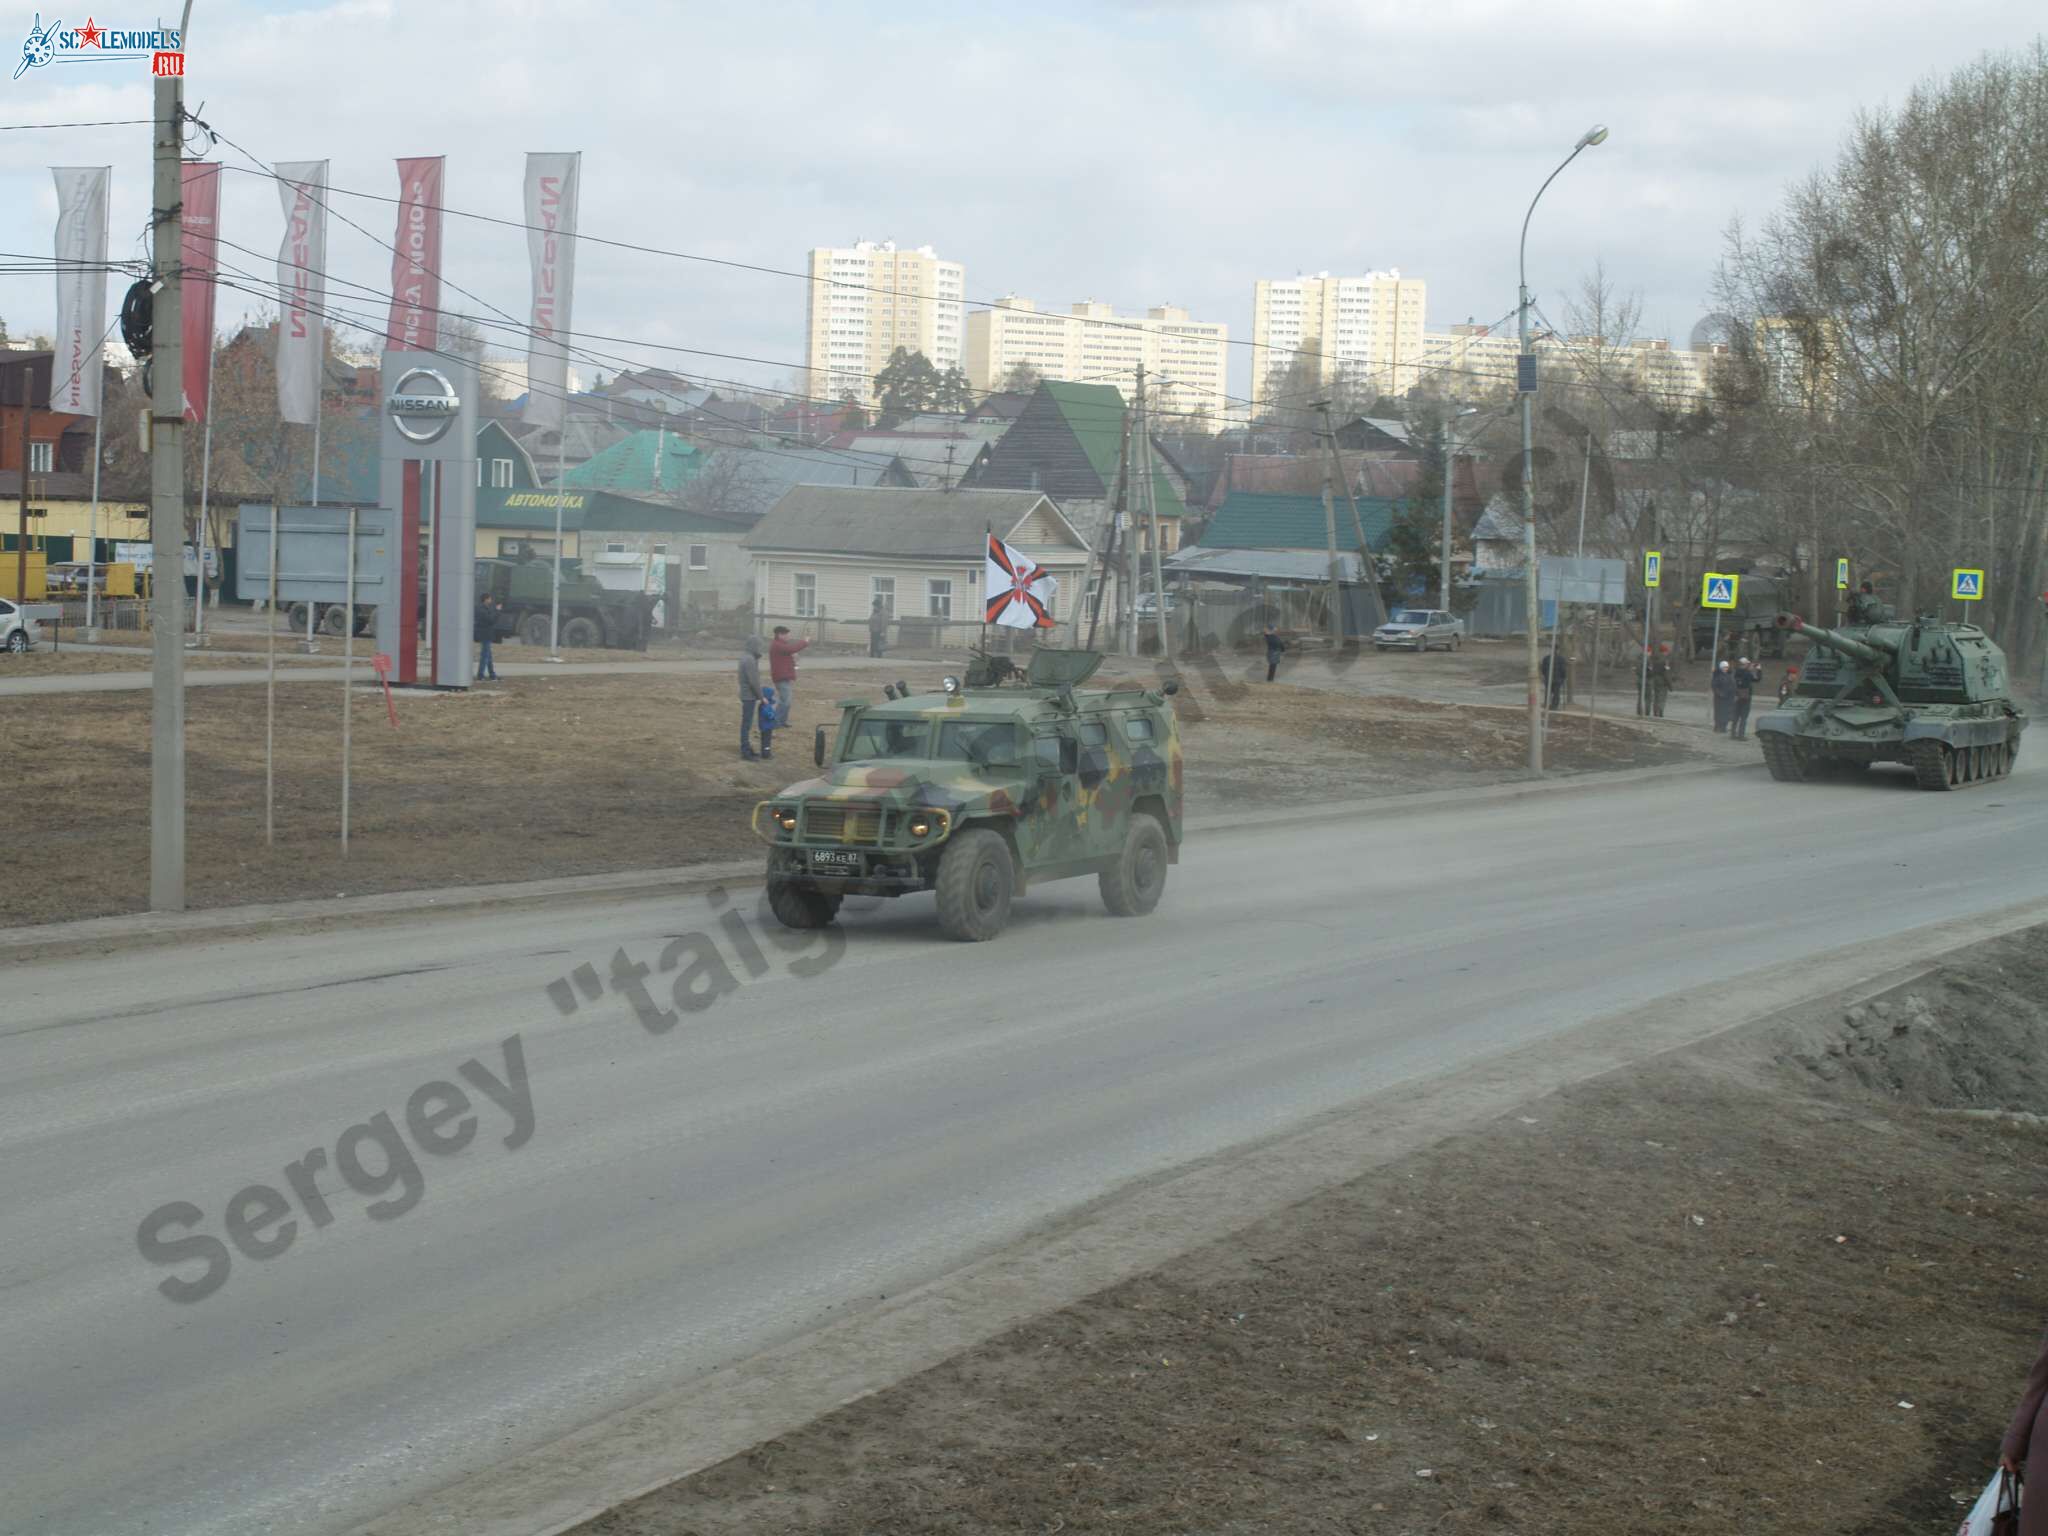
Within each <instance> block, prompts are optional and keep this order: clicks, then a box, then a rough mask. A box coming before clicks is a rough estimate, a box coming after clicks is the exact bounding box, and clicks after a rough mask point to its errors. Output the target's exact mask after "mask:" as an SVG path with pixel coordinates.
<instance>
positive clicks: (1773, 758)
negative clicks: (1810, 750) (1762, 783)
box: [1756, 731, 1806, 784]
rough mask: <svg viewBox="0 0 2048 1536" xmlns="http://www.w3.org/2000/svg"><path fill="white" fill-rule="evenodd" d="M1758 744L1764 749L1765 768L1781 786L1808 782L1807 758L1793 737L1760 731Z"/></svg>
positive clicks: (1775, 732)
mask: <svg viewBox="0 0 2048 1536" xmlns="http://www.w3.org/2000/svg"><path fill="white" fill-rule="evenodd" d="M1756 739H1757V742H1758V744H1759V745H1761V746H1762V747H1763V749H1764V766H1765V767H1766V768H1768V769H1770V770H1771V777H1772V778H1774V779H1776V780H1777V781H1778V782H1779V783H1780V784H1801V783H1804V782H1805V781H1806V757H1805V754H1803V753H1802V752H1801V751H1800V750H1799V747H1798V744H1797V743H1795V742H1794V741H1793V740H1792V738H1791V737H1789V736H1786V735H1783V734H1781V733H1780V732H1777V731H1760V732H1758V733H1757V738H1756Z"/></svg>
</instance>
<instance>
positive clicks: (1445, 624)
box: [1372, 608, 1465, 651]
mask: <svg viewBox="0 0 2048 1536" xmlns="http://www.w3.org/2000/svg"><path fill="white" fill-rule="evenodd" d="M1464 643H1465V621H1464V620H1463V619H1460V618H1454V617H1452V616H1451V615H1450V614H1448V613H1445V612H1444V611H1443V609H1441V608H1403V609H1401V610H1400V612H1398V613H1396V614H1395V615H1394V616H1393V618H1392V619H1391V620H1389V621H1388V622H1387V623H1385V624H1382V625H1381V626H1380V627H1379V628H1378V629H1376V630H1374V631H1373V632H1372V648H1373V649H1374V650H1376V651H1395V650H1399V651H1429V650H1445V651H1455V650H1457V649H1458V648H1459V647H1460V646H1462V645H1463V644H1464Z"/></svg>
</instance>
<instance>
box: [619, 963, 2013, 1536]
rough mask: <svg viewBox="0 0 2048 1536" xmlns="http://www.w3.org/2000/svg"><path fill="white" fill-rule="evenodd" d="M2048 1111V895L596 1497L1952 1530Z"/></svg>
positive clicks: (818, 1513) (1045, 1512)
mask: <svg viewBox="0 0 2048 1536" xmlns="http://www.w3.org/2000/svg"><path fill="white" fill-rule="evenodd" d="M1993 1111H2021V1112H2023V1113H2022V1115H2021V1116H2019V1117H2017V1118H2015V1117H2009V1116H2002V1115H1998V1114H1994V1113H1991V1112H1993ZM2043 1112H2048V930H2039V929H2037V930H2034V931H2032V932H2030V933H2023V934H2019V935H2015V936H2013V937H2012V938H2009V939H2004V940H1999V941H1996V942H1994V943H1990V944H1987V945H1983V946H1979V947H1978V948H1977V949H1975V950H1972V951H1969V952H1966V953H1965V954H1964V955H1962V956H1960V957H1957V958H1955V959H1954V960H1953V961H1952V963H1950V964H1948V965H1945V966H1943V967H1941V968H1940V969H1938V970H1936V971H1934V972H1932V973H1929V974H1927V975H1926V976H1924V977H1923V978H1922V979H1920V980H1918V981H1915V982H1913V983H1911V984H1909V985H1907V986H1905V987H1902V988H1899V989H1897V990H1896V991H1895V992H1893V993H1892V994H1889V995H1888V996H1887V997H1885V998H1883V999H1879V1000H1877V1001H1874V1002H1872V1003H1869V1004H1866V1005H1864V1006H1861V1007H1857V1008H1854V1009H1850V1010H1846V1011H1845V1010H1844V1009H1843V1008H1841V1007H1840V1006H1839V1005H1835V1006H1831V1007H1823V1008H1816V1009H1813V1010H1809V1011H1807V1012H1805V1013H1803V1014H1798V1015H1794V1016H1792V1017H1791V1018H1789V1019H1787V1020H1783V1021H1778V1022H1775V1023H1773V1024H1770V1025H1767V1026H1763V1027H1760V1028H1759V1029H1757V1030H1754V1031H1749V1032H1744V1033H1742V1034H1738V1035H1735V1036H1730V1037H1726V1038H1724V1039H1722V1040H1720V1041H1716V1042H1712V1043H1710V1044H1709V1045H1707V1046H1705V1047H1701V1048H1698V1049H1696V1050H1693V1051H1690V1052H1686V1053H1681V1054H1678V1055H1674V1056H1670V1057H1665V1058H1662V1059H1660V1060H1658V1061H1655V1062H1652V1063H1650V1064H1647V1065H1646V1066H1643V1067H1640V1068H1637V1069H1633V1070H1630V1071H1628V1072H1626V1073H1619V1074H1614V1075H1611V1076H1609V1077H1606V1078H1603V1079H1599V1080H1596V1081H1594V1082H1591V1083H1587V1084H1583V1085H1580V1086H1578V1087H1575V1088H1572V1089H1569V1090H1567V1091H1565V1092H1562V1093H1559V1094H1557V1095H1554V1096H1552V1097H1550V1098H1547V1099H1543V1100H1540V1101H1537V1102H1535V1103H1532V1104H1529V1105H1525V1106H1523V1107H1521V1108H1520V1109H1518V1110H1517V1111H1515V1112H1514V1113H1512V1114H1510V1115H1508V1116H1505V1117H1503V1118H1502V1119H1501V1120H1499V1121H1497V1122H1495V1123H1494V1124H1493V1125H1491V1126H1489V1127H1486V1128H1484V1129H1482V1130H1480V1131H1478V1132H1476V1133H1473V1134H1470V1135H1464V1136H1460V1137H1457V1138H1454V1139H1452V1140H1450V1141H1448V1142H1446V1143H1444V1144H1442V1145H1441V1146H1439V1147H1437V1148H1435V1149H1433V1150H1430V1151H1428V1152H1425V1153H1421V1154H1417V1155H1415V1156H1413V1157H1410V1158H1408V1159H1406V1160H1404V1161H1402V1162H1399V1163H1396V1164H1393V1165H1391V1166H1389V1167H1386V1168H1383V1169H1380V1170H1378V1171H1376V1172H1375V1173H1373V1174H1372V1175H1370V1176H1368V1177H1365V1178H1362V1179H1360V1180H1358V1181H1357V1182H1355V1183H1353V1184H1350V1185H1347V1186H1344V1187H1341V1188H1338V1189H1334V1190H1331V1191H1329V1192H1327V1193H1326V1194H1323V1195H1321V1196H1318V1197H1316V1198H1315V1199H1312V1200H1310V1201H1307V1202H1305V1203H1303V1204H1301V1205H1299V1206H1297V1207H1295V1208H1293V1209H1291V1210H1288V1211H1286V1212H1283V1213H1281V1214H1280V1215H1278V1216H1275V1217H1273V1218H1272V1219H1270V1220H1267V1221H1264V1222H1262V1223H1260V1224H1258V1225H1256V1226H1253V1227H1250V1228H1248V1229H1246V1230H1245V1231H1243V1232H1241V1233H1239V1234H1237V1235H1235V1236H1234V1237H1232V1238H1229V1239H1226V1240H1224V1241H1223V1242H1220V1243H1217V1244H1214V1245H1212V1246H1210V1247H1208V1248H1205V1249H1202V1250H1199V1251H1197V1252H1194V1253H1191V1254H1189V1255H1187V1256H1186V1257H1184V1258H1182V1259H1181V1260H1178V1261H1176V1262H1175V1263H1173V1264H1171V1265H1169V1266H1167V1267H1165V1268H1164V1269H1161V1270H1158V1271H1156V1272H1154V1273H1152V1274H1149V1275H1145V1276H1142V1277H1139V1278H1136V1279H1133V1280H1131V1281H1129V1282H1126V1283H1124V1284H1122V1285H1119V1286H1116V1287H1114V1288H1112V1289H1110V1290H1108V1291H1105V1292H1103V1293H1101V1294H1099V1295H1097V1296H1094V1297H1092V1298H1090V1299H1088V1300H1086V1301H1084V1302H1081V1303H1079V1304H1077V1305H1075V1306H1073V1307H1070V1308H1068V1309H1066V1310H1064V1311H1061V1312H1058V1313H1055V1314H1052V1315H1050V1316H1047V1317H1044V1318H1041V1319H1038V1320H1037V1321H1034V1322H1032V1323H1029V1324H1027V1325H1024V1326H1022V1327H1019V1328H1017V1329H1015V1330H1013V1331H1011V1332H1010V1333H1008V1334H1005V1335H1003V1336H1002V1337H1000V1338H997V1339H995V1340H994V1341H992V1342H990V1343H989V1344H987V1345H985V1346H983V1347H981V1348H979V1349H976V1350H973V1351H971V1352H969V1353H967V1354H965V1355H962V1356H960V1357H957V1358H956V1359H954V1360H952V1361H950V1362H948V1363H947V1364H945V1365H943V1366H940V1367H937V1368H935V1369H933V1370H931V1371H929V1372H927V1373H925V1374H924V1375H922V1376H919V1377H917V1378H914V1379H912V1380H910V1381H907V1382H904V1383H902V1384H901V1385H899V1386H897V1387H895V1388H892V1389H891V1390H889V1391H887V1392H884V1393H881V1394H878V1395H876V1396H873V1397H869V1398H866V1399H863V1400H861V1401H859V1402H857V1403H855V1404H852V1405H850V1406H848V1407H845V1408H842V1409H839V1410H838V1411H836V1412H834V1413H831V1414H829V1415H827V1416H826V1417H824V1418H822V1419H820V1420H818V1421H817V1422H815V1423H814V1424H812V1425H810V1426H808V1427H806V1428H805V1429H803V1430H801V1431H799V1432H797V1433H795V1434H792V1435H788V1436H785V1437H783V1438H782V1439H779V1440H775V1441H771V1442H768V1443H767V1444H764V1445H761V1446H759V1447H756V1448H755V1449H754V1450H752V1451H750V1452H748V1453H746V1454H744V1455H742V1456H738V1457H735V1458H733V1459H732V1460H730V1461H727V1462H725V1463H723V1464H721V1465H719V1466H717V1467H714V1468H711V1469H709V1470H707V1471H706V1472H704V1473H702V1474H700V1475H698V1476H696V1477H693V1478H690V1479H688V1480H686V1481H684V1482H682V1483H678V1484H676V1485H673V1486H672V1487H670V1488H667V1489H664V1490H661V1491H659V1492H657V1493H654V1494H650V1495H648V1496H646V1497H645V1498H642V1499H640V1500H638V1501H636V1502H634V1503H631V1504H628V1505H626V1506H623V1507H621V1508H620V1509H618V1510H615V1511H613V1512H612V1513H610V1514H608V1515H605V1516H603V1517H600V1518H599V1519H597V1520H595V1521H593V1522H591V1523H589V1524H587V1525H585V1526H583V1527H581V1528H580V1530H581V1532H582V1533H583V1536H742V1533H744V1536H798V1533H821V1536H822V1533H827V1532H830V1533H865V1532H888V1533H890V1536H939V1533H945V1536H967V1533H977V1536H978V1533H987V1532H1018V1533H1024V1532H1031V1533H1041V1536H1042V1533H1048V1532H1074V1533H1080V1532H1112V1531H1113V1532H1120V1533H1138V1536H1150V1533H1158V1536H1167V1533H1175V1536H1179V1533H1189V1532H1203V1533H1253V1532H1257V1533H1270V1532H1290V1533H1293V1532H1303V1533H1320V1532H1330V1533H1337V1532H1352V1533H1371V1536H1411V1533H1412V1536H1421V1533H1424V1532H1430V1533H1435V1532H1447V1531H1486V1532H1489V1533H1492V1532H1509V1533H1512V1532H1526V1533H1529V1536H1614V1533H1618V1532H1635V1531H1654V1532H1658V1533H1674V1536H1737V1533H1742V1536H1752V1533H1756V1532H1763V1531H1768V1532H1772V1533H1774V1536H1778V1533H1788V1536H1800V1533H1808V1532H1810V1533H1813V1536H1821V1533H1828V1536H1834V1533H1838V1532H1858V1533H1870V1536H1877V1533H1890V1532H1897V1533H1899V1536H1906V1533H1909V1532H1910V1533H1924V1532H1934V1531H1949V1530H1953V1529H1954V1525H1955V1522H1956V1521H1957V1520H1958V1519H1960V1517H1961V1513H1962V1507H1963V1505H1965V1504H1966V1503H1967V1502H1968V1501H1969V1500H1971V1499H1973V1498H1974V1497H1975V1495H1976V1493H1977V1491H1978V1490H1979V1489H1980V1488H1981V1487H1982V1486H1983V1483H1984V1481H1985V1479H1986V1478H1987V1477H1988V1476H1989V1475H1990V1473H1991V1471H1992V1467H1993V1462H1994V1458H1995V1456H1996V1454H1997V1441H1998V1437H1999V1435H2000V1434H2001V1433H2002V1431H2003V1429H2004V1426H2005V1422H2006V1418H2007V1416H2008V1415H2009V1413H2010V1412H2011V1410H2012V1406H2013V1403H2014V1402H2015V1401H2016V1400H2017V1398H2018V1394H2019V1391H2020V1387H2021V1384H2022V1381H2023V1379H2024V1376H2025V1373H2026V1369H2027V1367H2028V1365H2029V1364H2031V1362H2032V1359H2033V1356H2034V1351H2035V1348H2036V1341H2037V1339H2038V1337H2039V1333H2040V1328H2041V1325H2042V1322H2043V1320H2044V1315H2048V1284H2044V1275H2043V1269H2042V1253H2043V1249H2044V1246H2048V1179H2044V1177H2043V1171H2042V1170H2043V1163H2044V1154H2048V1132H2044V1129H2043V1124H2042V1123H2040V1122H2036V1121H2033V1120H2030V1119H2029V1118H2027V1116H2028V1115H2032V1114H2040V1113H2043Z"/></svg>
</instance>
